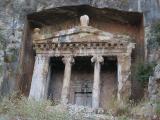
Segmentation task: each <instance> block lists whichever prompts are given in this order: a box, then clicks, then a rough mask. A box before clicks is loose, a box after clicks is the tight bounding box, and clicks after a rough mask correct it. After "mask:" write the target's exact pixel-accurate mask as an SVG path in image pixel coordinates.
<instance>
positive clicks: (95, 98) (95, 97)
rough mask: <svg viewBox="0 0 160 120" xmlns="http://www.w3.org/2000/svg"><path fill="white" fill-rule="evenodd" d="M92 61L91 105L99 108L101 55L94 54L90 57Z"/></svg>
mask: <svg viewBox="0 0 160 120" xmlns="http://www.w3.org/2000/svg"><path fill="white" fill-rule="evenodd" d="M91 61H92V62H94V81H93V91H92V107H93V108H95V109H96V108H99V103H100V71H101V63H102V62H103V61H104V59H103V57H102V56H94V57H92V59H91Z"/></svg>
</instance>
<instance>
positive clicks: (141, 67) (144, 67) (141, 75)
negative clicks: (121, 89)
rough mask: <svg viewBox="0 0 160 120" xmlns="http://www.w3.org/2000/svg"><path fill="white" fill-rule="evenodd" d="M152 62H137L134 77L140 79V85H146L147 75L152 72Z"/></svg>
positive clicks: (153, 65)
mask: <svg viewBox="0 0 160 120" xmlns="http://www.w3.org/2000/svg"><path fill="white" fill-rule="evenodd" d="M154 67H155V64H154V63H142V64H138V65H137V68H136V76H135V77H136V79H137V80H138V81H140V83H141V85H142V86H146V85H147V84H148V81H149V77H150V76H151V75H152V73H153V68H154Z"/></svg>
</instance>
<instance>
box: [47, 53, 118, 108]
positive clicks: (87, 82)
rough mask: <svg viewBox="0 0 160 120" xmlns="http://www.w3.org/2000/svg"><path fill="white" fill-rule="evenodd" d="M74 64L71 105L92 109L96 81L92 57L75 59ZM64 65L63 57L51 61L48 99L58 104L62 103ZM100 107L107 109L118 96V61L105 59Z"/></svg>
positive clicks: (102, 66)
mask: <svg viewBox="0 0 160 120" xmlns="http://www.w3.org/2000/svg"><path fill="white" fill-rule="evenodd" d="M74 59H75V62H74V63H73V64H72V72H71V81H70V92H69V103H71V104H76V105H82V106H89V107H92V88H93V81H94V63H92V62H91V56H87V57H74ZM64 67H65V66H64V64H63V62H62V57H53V58H51V61H50V68H51V76H50V84H49V91H48V98H50V99H51V100H53V101H54V102H56V103H59V102H60V98H61V92H62V85H63V77H64ZM100 79H101V80H100V81H101V84H100V107H102V108H107V106H108V104H109V103H110V102H112V100H113V98H115V96H116V95H117V59H116V57H104V63H102V64H101V72H100Z"/></svg>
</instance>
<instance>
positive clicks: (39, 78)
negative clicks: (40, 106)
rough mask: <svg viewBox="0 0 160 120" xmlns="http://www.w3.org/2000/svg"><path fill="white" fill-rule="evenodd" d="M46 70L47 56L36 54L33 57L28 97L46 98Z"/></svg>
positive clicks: (47, 70)
mask: <svg viewBox="0 0 160 120" xmlns="http://www.w3.org/2000/svg"><path fill="white" fill-rule="evenodd" d="M48 72H49V57H44V56H42V55H37V56H36V59H35V65H34V71H33V76H32V83H31V88H30V93H29V99H35V100H37V101H39V100H43V99H47V92H48V83H49V79H48V77H49V76H48Z"/></svg>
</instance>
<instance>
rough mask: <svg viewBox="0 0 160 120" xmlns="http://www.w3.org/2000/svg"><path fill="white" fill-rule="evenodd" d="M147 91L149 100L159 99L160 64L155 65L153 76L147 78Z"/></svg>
mask: <svg viewBox="0 0 160 120" xmlns="http://www.w3.org/2000/svg"><path fill="white" fill-rule="evenodd" d="M148 92H149V98H150V100H151V101H160V64H158V65H157V66H156V67H155V70H154V73H153V76H151V77H150V78H149V84H148Z"/></svg>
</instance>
